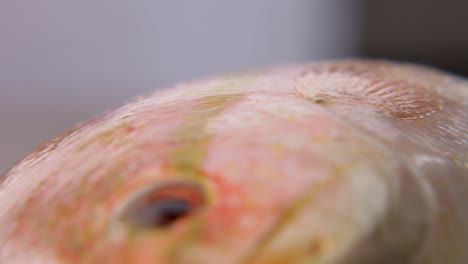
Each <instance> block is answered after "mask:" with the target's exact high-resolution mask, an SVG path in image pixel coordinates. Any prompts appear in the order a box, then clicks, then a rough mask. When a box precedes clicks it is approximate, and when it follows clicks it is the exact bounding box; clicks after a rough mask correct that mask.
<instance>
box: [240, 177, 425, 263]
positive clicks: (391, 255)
mask: <svg viewBox="0 0 468 264" xmlns="http://www.w3.org/2000/svg"><path fill="white" fill-rule="evenodd" d="M356 172H358V171H356ZM361 172H362V171H361ZM399 173H402V174H401V175H402V177H398V179H397V180H395V177H393V178H392V177H389V176H388V175H382V174H373V173H368V174H361V175H360V177H359V180H357V178H356V177H352V176H353V175H355V174H351V175H339V174H337V175H335V176H333V177H330V178H328V179H326V180H324V181H321V182H317V183H314V184H312V185H311V186H309V187H308V188H307V191H306V192H304V193H303V194H302V195H300V196H298V197H297V199H296V200H294V201H293V202H292V203H291V204H290V206H288V207H287V208H285V210H284V211H283V212H282V213H281V214H280V215H279V216H278V217H277V218H276V221H275V223H274V224H273V225H272V226H271V228H270V229H269V230H268V231H267V232H265V233H264V234H263V236H261V237H260V239H259V240H258V241H257V243H256V244H255V246H254V247H253V248H252V250H250V251H248V252H247V253H246V254H245V255H244V256H243V257H242V258H241V260H240V261H239V262H237V263H241V264H274V263H337V264H338V263H339V264H355V263H362V264H366V263H369V264H373V263H384V264H386V263H388V264H390V263H413V261H415V260H416V259H417V258H418V255H419V254H420V252H421V251H422V250H423V248H424V242H425V240H426V239H427V236H428V235H429V228H430V219H431V215H430V213H429V212H430V211H429V209H430V208H429V207H430V206H429V205H428V204H427V201H426V198H427V192H426V191H427V190H425V189H424V188H425V186H422V185H421V182H420V180H418V179H417V178H415V177H413V176H412V175H411V173H409V172H408V171H407V170H406V169H405V168H403V169H402V170H400V171H399ZM337 186H339V187H338V189H340V188H343V187H344V188H345V193H346V194H347V195H344V196H342V197H340V198H341V199H349V201H353V202H350V203H349V207H348V208H339V209H337V210H336V211H332V212H328V214H323V211H322V209H323V207H322V209H321V208H320V206H317V203H320V202H323V198H325V197H326V196H324V197H321V196H323V193H325V192H327V191H330V190H332V189H334V188H335V189H336V187H337ZM342 190H343V189H342ZM306 219H309V221H311V222H315V224H311V222H307V220H306ZM301 233H302V235H299V234H301Z"/></svg>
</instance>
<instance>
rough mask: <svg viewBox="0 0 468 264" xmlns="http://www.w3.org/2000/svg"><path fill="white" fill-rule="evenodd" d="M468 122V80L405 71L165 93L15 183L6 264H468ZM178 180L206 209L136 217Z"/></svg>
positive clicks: (4, 205)
mask: <svg viewBox="0 0 468 264" xmlns="http://www.w3.org/2000/svg"><path fill="white" fill-rule="evenodd" d="M466 120H468V82H467V81H466V80H463V79H462V78H460V77H457V76H454V75H451V74H448V73H444V72H441V71H438V70H435V69H432V68H428V67H424V66H418V65H413V64H403V63H395V62H389V61H371V60H357V59H348V60H339V61H323V62H317V63H310V64H306V65H290V66H282V67H273V68H269V69H264V70H258V71H254V72H247V73H239V74H233V75H226V76H221V77H217V78H211V79H206V80H199V81H194V82H189V83H182V84H178V85H176V86H174V87H171V88H170V89H164V90H158V91H156V92H155V93H153V94H149V95H147V96H145V97H141V98H137V99H135V100H133V101H131V102H129V103H128V104H126V105H124V106H122V107H121V108H119V109H116V110H114V111H111V112H109V113H106V114H103V115H102V116H100V117H97V118H95V119H93V120H91V121H88V122H86V123H83V124H81V125H79V126H77V127H76V128H74V129H72V130H71V131H69V132H67V133H65V134H64V135H62V136H59V137H58V138H56V139H53V140H52V141H50V142H48V143H46V144H45V145H43V146H41V147H39V148H38V149H36V150H35V151H34V152H32V153H31V154H30V155H28V156H27V157H26V158H25V159H24V160H23V161H21V162H20V163H18V164H17V165H16V166H15V167H14V168H13V169H12V170H11V171H10V172H8V173H7V174H6V175H5V176H4V177H3V178H2V179H0V201H1V202H0V263H6V264H22V263H38V264H49V263H51V264H52V263H57V264H62V263H71V264H72V263H102V262H109V263H142V264H143V263H241V264H244V263H245V264H247V263H258V264H262V263H265V264H267V263H270V264H272V263H286V262H287V263H327V264H328V263H338V264H348V263H351V264H352V263H384V264H385V263H402V264H405V263H408V264H439V263H446V264H462V263H468V252H467V251H466V250H465V247H466V245H468V208H467V206H465V204H466V202H465V201H468V133H467V131H468V122H466ZM165 184H166V185H165ZM167 184H169V185H170V186H173V188H175V190H177V188H179V189H180V188H181V189H182V190H183V189H184V188H186V189H190V190H191V192H194V193H195V194H190V196H184V197H189V198H190V199H193V195H196V194H197V193H200V197H199V198H200V199H199V201H201V202H202V203H203V206H201V208H200V209H199V210H198V211H196V212H195V213H193V214H192V215H189V216H187V217H185V218H182V219H180V220H178V221H177V222H175V223H174V224H173V225H171V226H168V227H157V228H156V227H155V228H148V227H145V228H141V227H137V226H133V225H132V223H130V224H128V223H127V224H126V223H123V222H122V221H121V218H122V215H125V212H126V210H127V209H128V208H132V205H133V206H135V205H134V204H133V202H134V201H135V199H138V198H139V197H142V196H144V195H147V194H148V193H155V194H156V195H157V194H158V192H160V190H161V188H162V189H163V190H164V188H167V186H168V185H167ZM165 186H166V187H165ZM193 186H196V188H192V187H193ZM158 188H160V189H158ZM179 191H180V190H179ZM185 193H186V192H185ZM184 195H188V194H184Z"/></svg>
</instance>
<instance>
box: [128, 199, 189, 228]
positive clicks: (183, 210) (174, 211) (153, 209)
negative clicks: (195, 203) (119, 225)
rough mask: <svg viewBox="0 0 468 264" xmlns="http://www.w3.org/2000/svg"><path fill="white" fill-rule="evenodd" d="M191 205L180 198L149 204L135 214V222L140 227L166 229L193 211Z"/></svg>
mask: <svg viewBox="0 0 468 264" xmlns="http://www.w3.org/2000/svg"><path fill="white" fill-rule="evenodd" d="M191 207H192V206H191V204H190V203H189V202H187V201H186V200H183V199H180V198H165V199H161V200H156V201H153V202H151V203H147V204H145V205H144V206H141V207H140V208H138V209H137V210H136V211H134V212H133V217H132V218H133V222H134V223H135V224H137V225H139V226H140V227H164V226H168V225H170V224H172V223H173V222H174V221H176V220H177V219H179V218H181V217H183V216H185V215H187V214H189V213H190V211H191V209H192V208H191Z"/></svg>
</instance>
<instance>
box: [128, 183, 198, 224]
mask: <svg viewBox="0 0 468 264" xmlns="http://www.w3.org/2000/svg"><path fill="white" fill-rule="evenodd" d="M204 202H205V198H204V196H203V193H202V191H201V188H200V187H199V186H197V185H196V184H193V183H186V182H172V183H165V184H160V185H157V186H150V187H148V188H145V190H143V191H142V192H140V193H138V194H137V195H136V196H134V197H133V199H131V201H130V202H129V203H127V204H126V206H125V208H124V210H123V212H122V215H121V220H123V221H124V222H126V223H127V224H129V225H131V226H132V227H135V228H143V229H148V228H164V227H169V226H170V225H172V224H174V223H175V222H176V221H178V220H180V219H183V218H186V217H187V216H189V215H191V214H193V213H195V212H196V211H197V210H198V209H200V208H201V207H202V206H203V204H204Z"/></svg>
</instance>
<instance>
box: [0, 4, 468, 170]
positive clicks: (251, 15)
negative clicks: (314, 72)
mask: <svg viewBox="0 0 468 264" xmlns="http://www.w3.org/2000/svg"><path fill="white" fill-rule="evenodd" d="M432 2H433V3H432ZM447 2H448V1H447ZM467 2H468V1H459V2H457V1H453V2H450V3H451V4H450V5H448V4H444V1H429V0H427V1H406V2H404V1H371V0H369V1H364V0H288V1H276V0H236V1H220V0H197V1H191V0H186V1H182V0H179V1H177V0H172V1H170V0H167V1H162V0H161V1H156V0H141V1H140V0H135V1H128V0H80V1H63V0H2V1H0V131H1V134H0V174H1V173H2V172H5V171H6V170H7V169H8V168H9V167H11V165H12V164H14V162H16V161H18V160H19V159H20V158H22V157H23V156H24V155H26V154H27V153H28V152H30V151H31V150H32V149H33V148H34V147H36V146H37V145H39V144H40V143H42V142H44V141H45V140H47V139H50V138H52V137H54V136H56V135H58V134H60V133H61V132H63V131H65V130H67V129H68V128H70V127H71V126H72V125H74V124H76V123H77V122H80V121H83V120H86V119H88V118H90V117H92V116H94V115H96V114H98V113H100V112H102V111H105V110H108V109H111V108H113V107H116V106H118V105H120V104H121V103H122V102H124V101H126V100H128V99H130V98H132V97H134V96H136V95H139V94H142V93H147V92H149V91H152V90H154V89H157V88H160V87H164V86H167V85H170V84H173V83H175V82H179V81H184V80H190V79H193V78H200V77H206V76H209V75H215V74H219V73H224V72H229V71H235V70H239V69H245V68H255V67H261V66H264V65H270V64H283V63H290V62H304V61H310V60H319V59H330V58H340V57H349V56H366V57H379V58H380V57H381V58H390V59H392V58H394V59H399V60H410V61H415V62H422V63H427V64H431V65H436V66H439V67H442V68H445V69H448V70H451V71H454V72H457V73H461V74H466V72H467V71H468V68H467V65H468V60H467V59H468V56H467V55H468V54H467V51H466V48H465V47H468V41H467V40H468V38H467V34H466V32H467V30H466V26H467V24H468V23H467V18H465V16H464V15H463V13H464V11H465V10H467V7H468V5H467V4H466V3H467Z"/></svg>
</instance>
